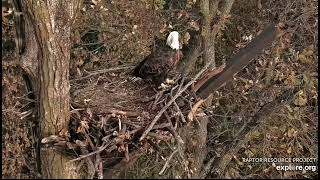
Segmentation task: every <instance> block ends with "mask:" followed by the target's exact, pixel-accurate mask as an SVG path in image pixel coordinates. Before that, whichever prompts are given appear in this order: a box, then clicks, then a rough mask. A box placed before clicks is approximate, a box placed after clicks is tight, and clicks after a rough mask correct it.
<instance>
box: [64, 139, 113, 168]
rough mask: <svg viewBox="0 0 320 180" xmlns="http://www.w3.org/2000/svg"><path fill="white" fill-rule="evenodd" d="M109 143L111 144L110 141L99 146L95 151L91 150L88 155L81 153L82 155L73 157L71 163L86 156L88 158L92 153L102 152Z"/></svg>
mask: <svg viewBox="0 0 320 180" xmlns="http://www.w3.org/2000/svg"><path fill="white" fill-rule="evenodd" d="M109 145H110V143H108V144H105V145H104V146H102V147H99V148H98V149H97V150H96V151H93V152H91V153H89V154H86V155H81V156H80V157H78V158H75V159H72V160H70V161H69V162H70V163H71V162H75V161H79V160H81V159H84V158H86V157H89V156H92V155H94V154H97V153H100V152H102V151H103V150H105V149H106V148H107V147H108V146H109Z"/></svg>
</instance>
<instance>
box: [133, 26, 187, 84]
mask: <svg viewBox="0 0 320 180" xmlns="http://www.w3.org/2000/svg"><path fill="white" fill-rule="evenodd" d="M167 45H168V46H166V47H161V48H158V49H156V50H155V51H154V52H153V53H151V54H150V55H149V56H147V57H146V58H145V59H144V60H143V61H142V62H141V63H139V65H138V66H137V67H136V68H135V69H134V71H133V75H134V76H136V77H140V78H142V79H149V80H151V81H153V82H154V83H155V85H156V86H159V85H160V84H161V83H162V82H164V81H165V80H166V79H167V77H168V75H169V73H170V72H172V70H175V68H176V66H177V64H178V62H179V61H180V59H181V58H182V56H183V55H182V52H181V51H180V44H179V33H178V32H177V31H173V32H171V33H170V34H169V36H168V38H167Z"/></svg>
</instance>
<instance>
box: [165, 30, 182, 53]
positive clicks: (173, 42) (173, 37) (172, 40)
mask: <svg viewBox="0 0 320 180" xmlns="http://www.w3.org/2000/svg"><path fill="white" fill-rule="evenodd" d="M167 45H168V46H170V47H171V48H172V49H174V50H179V49H180V44H179V33H178V32H177V31H172V32H171V33H170V34H169V36H168V38H167Z"/></svg>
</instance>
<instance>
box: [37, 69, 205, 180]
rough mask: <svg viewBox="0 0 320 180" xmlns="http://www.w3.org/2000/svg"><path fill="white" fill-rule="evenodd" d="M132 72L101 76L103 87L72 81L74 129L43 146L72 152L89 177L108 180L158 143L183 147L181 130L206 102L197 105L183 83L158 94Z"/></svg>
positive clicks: (182, 79) (156, 146)
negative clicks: (119, 166)
mask: <svg viewBox="0 0 320 180" xmlns="http://www.w3.org/2000/svg"><path fill="white" fill-rule="evenodd" d="M128 72H130V70H129V71H125V72H124V71H119V69H116V70H115V71H111V72H109V73H107V74H103V75H102V76H101V75H100V74H99V78H98V81H94V82H92V81H90V80H84V79H79V81H78V82H77V80H74V81H72V82H73V87H77V85H78V87H79V89H76V90H72V94H71V96H72V103H71V104H72V110H71V118H70V125H69V129H68V130H67V131H66V132H61V133H60V134H59V135H52V136H50V137H46V138H43V139H42V144H43V145H45V146H55V147H59V148H60V149H61V150H63V151H65V152H70V153H71V154H72V155H73V156H72V159H71V161H80V160H84V161H85V162H86V164H87V166H88V167H87V169H88V171H89V173H88V174H89V176H90V177H94V176H98V177H103V176H104V175H103V174H105V173H106V172H104V171H103V167H106V166H107V167H113V166H115V165H116V164H118V163H125V164H126V163H127V164H128V163H129V162H130V161H132V159H137V158H136V154H137V152H139V154H140V155H142V153H141V152H145V150H147V149H148V147H150V146H153V148H154V149H158V145H157V144H158V143H159V140H160V141H167V142H171V141H172V139H174V142H177V143H183V141H182V139H181V137H180V136H179V134H178V129H179V128H181V127H183V126H184V125H186V124H187V123H188V122H191V121H193V119H194V118H193V117H194V114H195V112H196V110H197V109H198V108H199V106H200V105H201V102H203V101H200V103H199V102H198V103H196V102H197V97H196V96H195V94H194V93H192V91H190V85H191V84H192V82H191V83H190V82H189V84H188V83H186V82H185V81H184V78H180V80H179V81H178V82H177V83H175V84H174V85H172V86H171V87H169V88H166V89H162V90H156V89H155V88H154V87H153V86H152V85H151V84H150V83H149V82H146V81H133V80H132V79H131V77H130V75H128V74H129V73H128ZM97 75H98V74H97ZM92 77H94V76H92ZM84 81H86V82H84ZM88 82H91V84H90V83H88ZM76 83H78V84H76ZM80 84H86V87H80ZM88 84H90V85H88ZM106 159H108V161H106Z"/></svg>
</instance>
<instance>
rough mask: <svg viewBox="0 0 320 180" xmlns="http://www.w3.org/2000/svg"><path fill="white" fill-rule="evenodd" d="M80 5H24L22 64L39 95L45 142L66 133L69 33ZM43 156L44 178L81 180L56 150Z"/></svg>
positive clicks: (54, 0) (75, 0) (76, 0)
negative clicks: (24, 22)
mask: <svg viewBox="0 0 320 180" xmlns="http://www.w3.org/2000/svg"><path fill="white" fill-rule="evenodd" d="M80 3H81V0H72V1H64V0H50V1H33V0H24V1H22V4H21V5H22V10H23V14H24V18H25V20H26V24H25V26H26V32H25V34H26V44H27V48H26V51H25V54H22V58H21V61H22V64H23V66H24V68H25V69H28V70H29V71H30V72H28V74H29V75H30V78H31V79H32V80H33V81H35V82H33V85H36V86H35V87H33V88H34V89H35V91H36V93H38V94H39V97H38V108H39V119H40V127H41V128H40V129H41V135H40V136H41V137H42V138H43V137H47V136H50V135H54V134H59V133H60V134H61V133H65V132H67V131H66V130H67V127H68V122H69V89H70V84H69V61H70V47H71V44H70V31H71V25H72V22H73V20H74V17H75V14H76V12H77V11H78V9H79V7H80ZM28 36H29V37H28ZM34 49H37V50H38V51H34ZM34 67H36V68H34ZM40 155H41V171H42V176H43V178H79V175H78V173H76V172H75V164H72V163H67V162H68V161H69V159H67V158H66V157H65V156H63V155H62V154H60V153H59V152H58V151H57V150H55V149H42V150H41V152H40Z"/></svg>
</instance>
